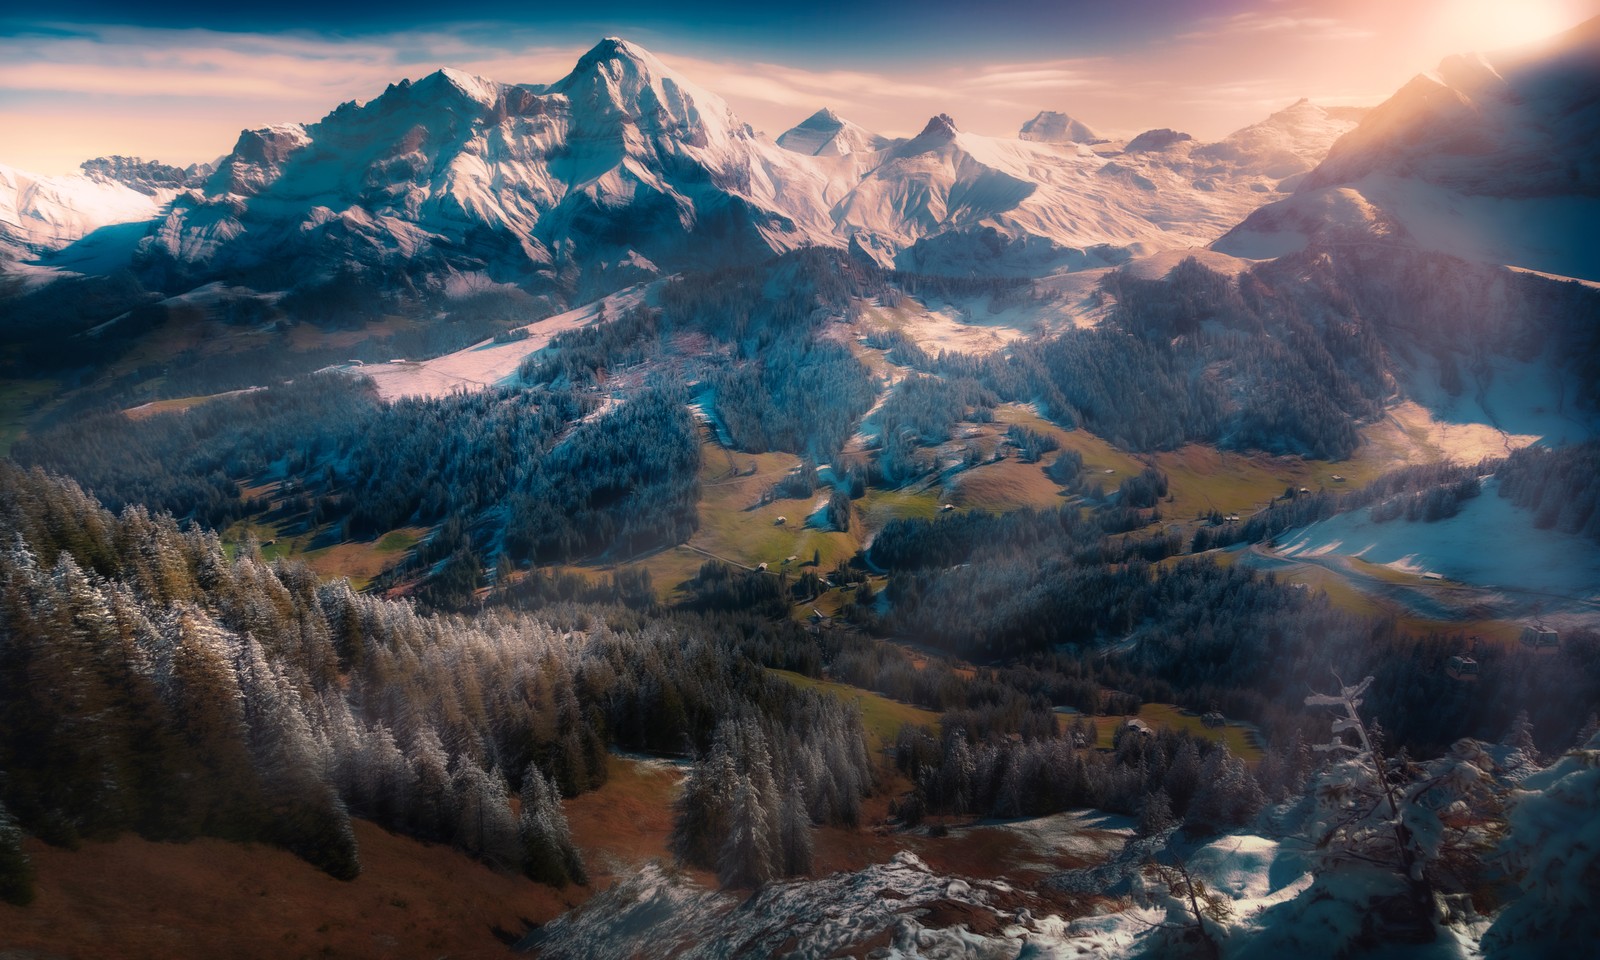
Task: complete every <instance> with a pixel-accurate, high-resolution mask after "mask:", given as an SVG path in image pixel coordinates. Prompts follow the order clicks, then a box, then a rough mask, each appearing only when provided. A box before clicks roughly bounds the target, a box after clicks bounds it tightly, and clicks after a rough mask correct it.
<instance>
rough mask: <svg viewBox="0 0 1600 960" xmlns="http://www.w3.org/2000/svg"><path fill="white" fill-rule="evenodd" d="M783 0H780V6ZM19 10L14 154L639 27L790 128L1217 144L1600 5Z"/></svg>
mask: <svg viewBox="0 0 1600 960" xmlns="http://www.w3.org/2000/svg"><path fill="white" fill-rule="evenodd" d="M765 7H771V9H764V8H765ZM35 10H36V11H37V12H36V13H34V14H32V15H31V16H29V17H21V16H18V15H13V14H8V13H6V12H5V8H4V7H3V6H0V163H4V164H8V165H10V166H13V167H16V168H20V169H23V170H27V171H31V172H34V173H40V174H62V173H71V172H74V171H75V170H76V168H77V165H78V163H80V162H81V161H82V160H84V159H87V158H89V157H95V156H103V155H109V154H122V155H125V156H141V157H144V158H146V159H157V160H162V161H165V162H168V163H176V164H180V165H181V164H188V163H192V162H196V161H205V160H213V159H215V158H217V157H218V156H221V155H222V154H225V153H227V152H228V151H229V150H230V149H231V148H232V146H233V144H234V141H235V140H236V139H237V137H238V133H239V131H240V130H241V129H245V128H252V127H259V126H264V125H266V124H269V123H279V122H286V121H299V122H312V121H315V120H317V119H319V118H321V117H322V116H323V115H325V114H326V113H328V112H329V111H330V110H331V109H333V107H335V106H337V105H338V104H339V103H341V102H343V101H346V100H368V99H371V98H373V97H375V96H377V95H378V94H380V93H382V91H383V89H384V87H386V86H387V85H388V84H390V83H392V82H395V81H398V80H400V79H402V78H411V79H416V78H419V77H422V76H424V75H426V74H428V73H431V72H433V71H434V70H435V69H437V68H439V67H442V66H450V67H456V68H458V69H462V70H466V71H468V72H471V73H476V74H479V75H481V76H486V77H489V78H492V79H495V80H500V81H503V82H508V83H551V82H554V81H556V80H558V79H560V78H561V77H562V76H564V75H565V74H566V73H567V72H568V71H569V70H570V69H571V67H572V65H573V64H574V63H575V62H576V60H577V58H578V57H579V56H580V55H581V54H582V53H583V51H584V50H586V49H588V48H589V47H591V46H593V45H594V43H595V42H596V41H598V40H599V39H600V38H602V37H606V36H621V37H624V38H626V39H629V40H632V41H634V42H635V43H638V44H640V45H642V46H644V47H646V48H648V49H649V50H651V52H653V53H655V54H656V56H658V57H659V58H660V59H661V60H663V61H664V62H665V63H666V64H667V65H668V66H670V67H672V68H674V69H676V70H678V71H680V72H681V73H682V74H683V75H684V76H686V77H687V78H688V79H690V80H692V81H694V82H696V83H697V84H699V85H700V86H702V87H705V88H707V89H710V90H712V91H714V92H716V93H718V94H720V95H722V96H723V97H724V99H726V100H727V101H728V103H729V104H730V105H731V106H732V107H733V109H734V111H735V112H736V113H738V114H739V116H740V117H741V118H742V119H744V120H745V121H747V122H749V123H750V124H751V125H752V126H754V127H755V128H756V129H758V130H762V131H764V132H766V133H768V134H769V135H772V136H776V135H777V134H779V133H781V132H783V131H784V130H785V129H787V128H788V127H790V126H792V125H794V124H795V123H798V122H799V121H801V120H803V119H804V118H805V117H807V116H809V115H810V114H811V113H813V112H815V111H816V110H818V109H821V108H822V107H831V108H832V109H834V110H835V111H836V112H837V113H839V114H841V115H843V116H845V117H847V118H849V119H851V120H853V121H855V122H857V123H859V124H861V125H863V126H865V127H868V128H869V129H872V130H875V131H877V132H880V133H883V134H887V135H891V136H894V135H900V136H909V135H912V134H915V133H916V132H917V131H918V130H920V129H921V128H922V126H923V125H924V123H925V122H926V121H927V119H928V117H930V116H932V115H934V114H936V113H948V114H950V115H951V116H953V117H954V118H955V120H956V123H957V126H959V127H960V128H961V129H963V130H970V131H973V132H977V133H983V134H989V135H1003V136H1011V135H1015V134H1016V132H1017V130H1018V128H1019V127H1020V126H1021V125H1022V123H1023V122H1024V121H1026V120H1027V119H1028V118H1029V117H1031V116H1033V115H1034V114H1035V113H1037V112H1038V111H1040V110H1060V111H1064V112H1066V113H1069V114H1071V115H1072V116H1074V117H1076V118H1078V119H1080V120H1082V121H1084V122H1086V123H1088V124H1089V125H1090V126H1091V127H1094V128H1095V129H1096V130H1098V131H1101V132H1102V133H1104V134H1106V135H1111V136H1118V135H1131V134H1134V133H1137V132H1139V131H1140V130H1145V129H1149V128H1152V127H1174V128H1177V129H1181V130H1185V131H1187V132H1189V133H1192V134H1194V135H1195V136H1197V137H1199V138H1201V139H1203V140H1209V139H1217V138H1220V137H1222V136H1225V135H1226V134H1228V133H1230V132H1231V131H1233V130H1235V129H1238V128H1239V127H1242V126H1246V125H1248V124H1250V123H1253V122H1255V121H1257V120H1260V119H1262V118H1264V117H1265V116H1267V115H1268V114H1270V113H1271V112H1273V111H1275V110H1278V109H1281V108H1283V107H1285V106H1288V105H1289V104H1291V103H1293V102H1294V101H1295V100H1298V99H1299V98H1301V97H1309V98H1311V99H1312V100H1313V101H1315V102H1318V103H1323V104H1329V105H1368V104H1374V103H1377V102H1380V101H1382V100H1383V99H1384V98H1385V97H1386V96H1388V95H1389V94H1390V93H1392V92H1393V91H1394V90H1396V89H1397V88H1399V87H1400V86H1401V85H1402V84H1403V83H1404V82H1405V81H1406V80H1408V79H1409V78H1411V77H1412V76H1414V75H1416V74H1417V73H1420V72H1423V71H1425V70H1428V69H1431V68H1432V67H1433V66H1434V65H1436V64H1437V63H1438V62H1439V60H1440V59H1442V58H1443V57H1444V56H1446V55H1448V54H1451V53H1458V52H1466V51H1474V50H1477V51H1493V50H1499V49H1504V48H1508V47H1517V46H1521V45H1525V44H1531V43H1535V42H1537V41H1538V40H1540V39H1541V38H1544V37H1547V36H1550V35H1552V34H1554V33H1557V32H1559V31H1562V30H1565V29H1567V28H1570V27H1572V26H1575V25H1576V24H1578V23H1580V22H1582V21H1584V20H1586V19H1588V18H1590V17H1593V16H1596V15H1597V14H1600V0H1321V2H1305V0H1093V2H1084V0H992V2H987V3H985V2H974V0H878V2H874V0H853V2H847V0H805V2H797V3H789V4H783V5H766V4H760V3H755V2H750V0H737V2H735V0H676V2H673V3H662V2H660V0H653V2H639V0H609V2H606V3H604V4H585V3H574V2H571V0H569V2H568V3H566V4H563V5H560V6H555V5H551V4H546V3H543V2H541V0H517V2H508V0H473V2H472V3H470V4H449V3H442V2H440V0H429V2H421V0H382V2H378V0H365V2H363V0H355V2H344V3H330V2H328V0H321V2H313V0H274V2H272V3H266V4H237V5H231V4H218V3H216V2H215V0H206V2H187V0H186V2H173V3H134V2H129V0H121V2H106V0H51V2H49V3H47V4H39V5H37V6H36V7H35Z"/></svg>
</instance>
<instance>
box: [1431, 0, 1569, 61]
mask: <svg viewBox="0 0 1600 960" xmlns="http://www.w3.org/2000/svg"><path fill="white" fill-rule="evenodd" d="M1593 6H1594V5H1593V4H1591V3H1585V2H1579V3H1573V2H1569V0H1450V2H1447V3H1444V4H1442V5H1441V6H1440V8H1439V13H1438V23H1437V27H1436V29H1435V30H1434V31H1433V32H1434V34H1435V36H1438V37H1440V38H1446V37H1448V38H1452V39H1456V38H1459V40H1458V45H1459V47H1460V49H1463V50H1500V49H1506V48H1510V47H1521V46H1526V45H1528V44H1533V43H1538V42H1539V41H1541V40H1545V39H1548V38H1549V37H1551V36H1552V35H1554V34H1557V33H1560V32H1561V31H1562V30H1564V29H1567V28H1568V27H1571V26H1573V25H1575V24H1576V23H1577V22H1578V21H1579V20H1581V19H1582V18H1583V17H1584V16H1585V15H1586V14H1585V10H1587V11H1588V13H1590V14H1592V13H1593V12H1594V11H1593V9H1592V7H1593Z"/></svg>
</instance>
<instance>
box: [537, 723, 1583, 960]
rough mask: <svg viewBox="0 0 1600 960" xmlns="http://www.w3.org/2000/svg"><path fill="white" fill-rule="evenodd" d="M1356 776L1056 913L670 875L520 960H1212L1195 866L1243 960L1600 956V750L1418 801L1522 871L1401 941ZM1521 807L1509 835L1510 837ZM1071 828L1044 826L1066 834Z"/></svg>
mask: <svg viewBox="0 0 1600 960" xmlns="http://www.w3.org/2000/svg"><path fill="white" fill-rule="evenodd" d="M1346 768H1349V769H1352V770H1360V769H1363V768H1362V767H1361V761H1359V760H1350V761H1346V762H1344V763H1342V764H1335V765H1334V767H1332V768H1330V769H1329V770H1328V771H1326V772H1325V773H1324V774H1323V775H1322V779H1320V780H1318V781H1317V782H1315V783H1314V784H1313V785H1312V786H1311V787H1310V788H1309V792H1308V794H1307V795H1306V796H1305V797H1302V798H1301V799H1300V800H1298V801H1295V802H1291V803H1288V804H1285V805H1282V806H1279V807H1276V808H1270V809H1269V810H1268V811H1266V812H1264V813H1263V815H1262V817H1261V819H1260V821H1258V826H1262V825H1267V824H1271V825H1273V826H1274V828H1275V829H1274V830H1273V834H1274V835H1273V836H1272V837H1269V836H1264V835H1260V834H1257V833H1251V832H1238V833H1232V834H1227V835H1224V836H1221V837H1217V838H1215V839H1212V840H1210V841H1208V842H1205V843H1203V844H1200V845H1199V846H1194V845H1191V844H1188V843H1184V842H1182V840H1181V837H1180V836H1179V835H1177V834H1173V833H1172V832H1170V831H1169V832H1166V833H1163V834H1160V835H1158V836H1156V837H1151V838H1134V839H1130V840H1129V841H1128V843H1127V844H1126V845H1125V847H1124V848H1123V850H1122V852H1121V853H1119V854H1116V855H1115V856H1113V857H1112V858H1111V859H1109V860H1105V861H1103V862H1101V863H1100V864H1099V865H1097V866H1093V867H1087V868H1083V869H1077V870H1071V871H1067V872H1065V873H1060V874H1056V875H1054V876H1052V877H1049V878H1047V879H1046V880H1044V881H1043V883H1042V884H1041V885H1040V887H1039V890H1040V891H1043V892H1044V893H1045V894H1047V895H1041V893H1040V892H1036V891H1035V890H1031V889H1026V888H1024V887H1021V886H1018V885H1014V884H1011V883H1008V882H1006V881H1005V880H1000V879H994V880H973V879H966V878H962V877H954V876H945V875H941V874H940V873H937V872H935V871H934V870H933V869H931V868H930V867H929V866H928V864H927V863H925V862H924V861H923V860H921V859H920V858H918V857H917V856H915V855H914V854H911V853H909V852H901V853H899V854H896V855H895V856H894V857H893V858H892V859H890V860H889V861H888V862H886V863H880V864H874V865H872V866H869V867H866V868H865V869H862V870H859V871H856V872H853V873H836V874H833V875H832V876H828V877H824V878H821V879H817V880H799V881H790V882H783V883H774V884H769V885H768V886H766V887H764V888H762V889H760V890H758V891H756V892H755V893H753V894H735V893H723V892H714V891H710V890H707V889H704V888H702V887H700V886H698V885H697V884H696V883H695V882H694V881H693V880H691V879H689V878H687V877H685V876H683V875H681V874H678V873H675V872H672V871H670V870H667V869H665V868H663V867H662V866H661V865H659V864H651V865H648V866H646V867H644V868H643V869H641V870H640V871H639V872H638V873H637V874H635V875H634V876H632V877H630V878H629V879H627V880H625V881H623V882H622V883H619V884H617V885H616V886H614V887H612V888H611V889H609V890H606V891H604V892H602V893H600V894H599V895H598V896H596V897H595V898H594V899H593V900H591V901H589V902H588V903H587V904H585V905H584V906H582V907H580V908H578V909H576V910H574V911H572V912H570V913H568V914H566V915H564V916H562V917H560V918H558V919H557V920H555V921H554V922H552V923H550V924H549V925H548V926H546V927H544V928H542V929H539V930H536V931H534V932H533V933H531V934H530V935H529V936H528V937H527V938H526V939H524V941H523V942H522V943H521V944H520V948H521V949H524V950H533V951H537V953H538V955H539V956H541V957H545V958H566V957H585V958H618V960H624V958H668V957H673V958H677V957H684V958H706V960H710V958H733V957H754V956H761V957H792V958H824V957H841V956H852V957H871V958H878V960H902V958H973V960H1023V958H1027V960H1058V958H1062V960H1064V958H1068V957H1098V958H1106V960H1111V958H1133V957H1186V956H1194V957H1203V956H1206V955H1207V951H1206V949H1205V947H1204V945H1203V944H1202V943H1201V942H1200V940H1199V938H1198V935H1197V933H1196V927H1195V918H1194V914H1193V913H1192V912H1191V907H1190V901H1189V899H1188V890H1187V889H1186V888H1185V887H1184V886H1182V885H1175V876H1176V875H1175V874H1174V873H1173V872H1172V869H1171V865H1172V864H1175V863H1178V862H1181V863H1182V864H1183V865H1184V869H1186V871H1187V876H1188V878H1190V880H1191V881H1194V882H1197V883H1198V884H1200V885H1203V892H1204V893H1205V894H1209V895H1211V896H1212V897H1213V899H1214V902H1213V904H1212V906H1211V907H1210V908H1208V909H1207V911H1206V912H1207V914H1208V919H1207V920H1206V922H1205V923H1206V930H1207V931H1208V935H1209V937H1210V938H1211V939H1212V940H1213V941H1214V942H1215V944H1216V948H1217V952H1216V954H1215V955H1216V956H1218V957H1220V958H1224V960H1258V958H1259V960H1276V958H1283V957H1303V958H1308V960H1309V958H1317V957H1338V956H1353V955H1381V956H1386V957H1407V958H1418V960H1435V958H1437V960H1446V958H1450V960H1455V958H1462V960H1465V958H1471V957H1484V956H1488V957H1506V958H1515V960H1523V958H1533V957H1545V956H1556V955H1562V954H1560V953H1559V952H1552V951H1559V950H1560V949H1561V948H1563V947H1574V946H1577V945H1587V944H1591V943H1593V942H1594V940H1595V938H1596V937H1597V936H1600V909H1597V908H1600V886H1597V885H1596V884H1595V883H1593V878H1594V877H1595V871H1596V870H1597V869H1600V734H1596V735H1594V736H1593V737H1592V738H1591V739H1590V740H1589V741H1588V742H1587V743H1586V744H1584V745H1581V746H1579V747H1578V748H1577V749H1574V750H1572V751H1569V752H1568V753H1566V754H1565V755H1564V756H1561V757H1558V758H1556V759H1555V760H1554V761H1553V762H1552V763H1550V765H1549V766H1548V767H1546V768H1545V769H1543V770H1540V769H1539V768H1538V767H1537V765H1535V763H1534V762H1533V760H1532V759H1531V758H1530V757H1529V756H1528V755H1527V754H1525V753H1523V752H1522V751H1521V750H1519V749H1518V748H1516V747H1515V746H1507V745H1491V744H1485V743H1481V742H1478V741H1474V740H1463V741H1460V742H1458V743H1457V744H1456V745H1455V746H1454V747H1452V748H1451V750H1450V751H1449V753H1447V754H1446V755H1445V756H1444V757H1441V758H1439V759H1437V760H1435V761H1431V762H1429V763H1427V764H1424V768H1425V769H1424V770H1423V771H1422V775H1421V780H1420V781H1419V783H1418V784H1417V785H1415V787H1406V788H1404V789H1403V790H1402V791H1401V795H1402V797H1403V799H1402V801H1401V804H1402V808H1403V810H1404V813H1403V817H1404V820H1405V822H1406V823H1407V824H1408V825H1409V827H1410V828H1411V830H1412V836H1413V837H1414V838H1415V840H1416V843H1417V845H1418V849H1419V850H1422V851H1424V852H1423V854H1422V855H1423V856H1424V857H1425V858H1430V862H1431V861H1432V860H1439V859H1440V858H1442V857H1444V853H1443V852H1442V851H1443V849H1444V848H1443V846H1442V839H1441V838H1442V833H1443V832H1444V828H1443V826H1442V824H1443V819H1444V818H1451V820H1452V822H1453V823H1455V826H1454V827H1452V828H1451V829H1452V830H1457V831H1463V832H1461V834H1460V836H1459V837H1457V839H1456V841H1455V842H1456V843H1457V844H1458V847H1459V845H1460V844H1462V843H1465V844H1467V845H1469V846H1473V848H1474V849H1476V850H1478V851H1479V853H1478V854H1475V856H1482V857H1484V858H1487V859H1485V861H1484V862H1485V863H1489V862H1491V861H1492V862H1493V863H1495V864H1498V866H1497V867H1495V869H1496V870H1503V871H1504V873H1503V874H1499V877H1500V879H1499V880H1498V881H1496V883H1497V889H1496V890H1495V891H1494V892H1493V893H1489V892H1488V891H1479V892H1478V894H1479V896H1487V897H1488V898H1489V899H1490V900H1493V899H1496V898H1499V899H1500V900H1501V902H1502V903H1503V904H1504V906H1501V907H1499V908H1498V909H1497V911H1496V912H1495V913H1493V914H1491V915H1488V916H1485V915H1480V914H1479V913H1478V912H1477V911H1476V909H1475V908H1474V906H1473V903H1474V901H1475V900H1476V899H1477V898H1476V897H1469V896H1468V895H1466V894H1464V893H1461V892H1459V891H1457V892H1454V893H1451V892H1449V891H1446V890H1444V889H1442V888H1439V887H1435V888H1433V889H1432V891H1431V893H1432V911H1433V912H1432V916H1431V918H1429V917H1424V916H1416V917H1413V918H1412V919H1411V920H1410V921H1407V922H1405V923H1401V924H1398V925H1397V924H1396V922H1395V919H1394V915H1393V914H1391V913H1389V908H1390V907H1391V906H1392V905H1393V904H1394V903H1395V902H1396V901H1397V900H1399V899H1403V898H1405V897H1406V896H1407V893H1406V891H1407V890H1408V889H1409V888H1408V885H1407V884H1406V882H1405V880H1404V879H1403V877H1402V875H1401V874H1400V873H1399V872H1397V871H1396V870H1395V869H1394V868H1393V867H1392V866H1384V865H1383V863H1382V856H1381V850H1382V849H1383V847H1382V844H1381V843H1380V844H1378V845H1377V846H1362V844H1369V843H1370V841H1371V840H1372V839H1373V838H1374V837H1377V838H1378V839H1380V840H1381V838H1382V836H1386V832H1385V831H1387V829H1388V827H1387V823H1388V821H1387V819H1386V814H1378V813H1373V814H1371V815H1372V816H1373V817H1374V819H1372V821H1371V825H1372V826H1373V828H1374V831H1375V832H1372V831H1365V828H1362V827H1360V826H1359V825H1357V820H1359V817H1356V818H1355V819H1352V818H1351V817H1350V816H1348V814H1349V813H1350V810H1351V809H1353V808H1350V807H1349V806H1348V805H1347V804H1346V803H1345V800H1348V795H1347V791H1345V792H1341V791H1340V790H1339V789H1338V788H1339V787H1340V786H1341V785H1343V786H1346V787H1348V786H1349V784H1348V783H1345V782H1344V781H1343V780H1342V779H1341V774H1340V771H1341V770H1344V769H1346ZM1433 791H1438V792H1439V795H1438V796H1435V795H1434V793H1433ZM1491 796H1492V797H1494V798H1496V799H1494V800H1493V801H1492V802H1489V801H1487V800H1486V798H1488V797H1491ZM1341 797H1344V800H1341V799H1340V798H1341ZM1485 803H1488V805H1487V806H1485ZM1358 806H1359V805H1358ZM1501 807H1503V808H1504V809H1505V811H1506V812H1505V815H1504V825H1505V829H1503V830H1500V829H1497V828H1496V827H1495V826H1494V824H1495V823H1496V822H1497V821H1499V819H1500V817H1499V815H1498V813H1496V812H1494V811H1496V810H1498V809H1500V808H1501ZM1341 811H1342V812H1341ZM1329 815H1333V816H1335V818H1336V820H1338V819H1339V818H1341V817H1342V818H1343V819H1342V820H1341V821H1340V822H1341V823H1342V824H1343V828H1342V829H1343V832H1340V828H1336V829H1335V831H1334V832H1332V833H1328V834H1327V835H1326V837H1325V841H1324V843H1322V844H1317V843H1313V842H1312V841H1311V840H1310V839H1308V838H1310V837H1318V836H1323V835H1324V831H1325V830H1326V828H1327V827H1328V822H1327V820H1326V817H1327V816H1329ZM1063 816H1064V817H1066V818H1067V819H1066V820H1063ZM1070 817H1071V815H1062V816H1058V817H1051V818H1044V819H1043V821H1040V822H1049V823H1051V824H1052V827H1053V826H1059V825H1060V824H1061V823H1063V822H1072V821H1071V819H1070ZM1463 824H1466V825H1465V826H1463ZM1352 825H1355V826H1352ZM1430 825H1431V826H1430ZM1013 826H1023V827H1026V826H1027V823H1026V822H1024V823H1023V824H1014V825H1013ZM1352 829H1354V830H1355V831H1356V832H1353V833H1352V832H1350V831H1351V830H1352ZM1364 831H1365V832H1364ZM1045 833H1047V834H1049V833H1051V828H1049V827H1047V829H1046V830H1045ZM1328 839H1331V840H1332V842H1331V843H1328V842H1327V840H1328ZM1462 849H1464V848H1462ZM1362 854H1365V855H1362ZM1374 854H1379V855H1378V856H1373V855H1374ZM1152 857H1154V858H1155V859H1156V860H1159V861H1160V862H1162V863H1165V864H1167V865H1168V869H1167V870H1166V871H1165V873H1164V874H1163V872H1161V871H1158V870H1155V869H1154V868H1152V867H1150V866H1149V864H1150V862H1151V859H1152ZM1441 862H1442V861H1441ZM1419 869H1420V867H1419ZM1449 872H1450V871H1449V870H1445V871H1444V874H1441V875H1447V874H1449ZM1052 891H1053V892H1052ZM1417 921H1420V923H1418V922H1417ZM1374 951H1376V952H1374Z"/></svg>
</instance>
